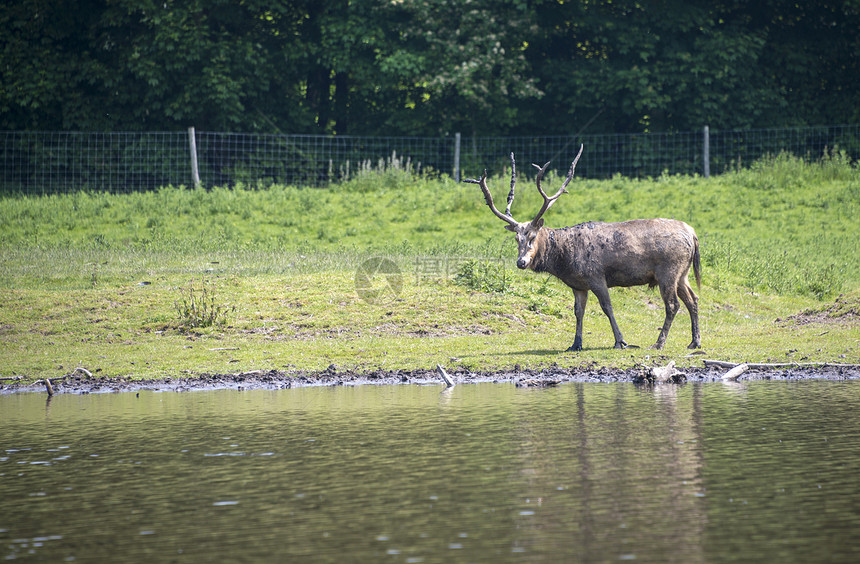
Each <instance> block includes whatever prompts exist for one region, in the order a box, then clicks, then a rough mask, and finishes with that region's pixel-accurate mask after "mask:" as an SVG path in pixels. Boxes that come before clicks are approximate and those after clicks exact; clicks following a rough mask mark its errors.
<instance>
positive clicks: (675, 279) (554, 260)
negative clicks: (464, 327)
mask: <svg viewBox="0 0 860 564" xmlns="http://www.w3.org/2000/svg"><path fill="white" fill-rule="evenodd" d="M581 154H582V149H580V152H579V155H581ZM579 155H577V157H576V160H574V162H573V164H572V165H571V168H570V172H569V173H568V177H567V179H566V180H565V182H564V184H563V185H562V187H561V188H560V189H559V191H558V192H557V193H556V194H555V196H553V197H551V198H550V197H547V195H546V194H545V193H544V191H543V190H542V189H541V187H540V182H541V178H542V177H543V174H544V172H545V171H546V169H547V167H548V165H549V163H547V164H546V165H544V166H543V167H538V168H539V169H540V172H539V173H538V177H537V187H538V191H539V192H540V193H541V195H542V196H543V197H544V205H543V207H542V208H541V210H540V211H539V212H538V214H537V216H535V218H534V219H532V220H531V221H529V222H527V223H519V222H517V221H515V220H514V219H513V217H511V215H510V205H511V202H512V201H513V195H514V184H515V174H516V172H515V171H516V168H514V169H513V171H514V172H513V175H514V176H512V179H511V192H510V194H509V196H508V209H507V210H506V212H505V214H502V213H501V212H499V211H498V210H497V209H496V207H495V205H494V204H493V200H492V196H491V195H490V192H489V189H488V188H487V185H486V172H485V173H484V176H483V177H482V178H481V180H467V182H473V183H475V184H479V185H480V186H481V190H482V191H483V192H484V197H485V198H486V200H487V205H488V206H490V209H491V210H492V211H493V213H495V214H496V215H497V216H498V217H499V218H501V219H503V220H505V221H506V222H507V223H508V225H507V226H506V228H507V229H508V230H510V231H513V232H514V233H516V239H517V245H518V247H519V256H518V258H517V266H518V267H519V268H522V269H532V270H534V271H536V272H548V273H550V274H552V275H553V276H556V277H557V278H559V279H560V280H561V281H562V282H564V283H565V284H567V285H568V286H569V287H570V288H571V289H572V290H573V294H574V300H575V301H574V313H575V315H576V336H575V338H574V341H573V345H571V347H570V348H569V349H568V350H574V351H578V350H582V322H583V317H584V315H585V304H586V301H587V299H588V292H589V291H591V292H592V293H594V295H595V296H596V297H597V300H598V302H599V303H600V307H601V309H603V312H604V313H605V314H606V316H607V317H608V318H609V323H610V325H611V326H612V333H613V335H614V337H615V347H616V348H625V347H626V346H627V343H626V342H625V341H624V337H623V336H622V334H621V331H620V329H619V328H618V324H617V323H616V322H615V315H614V314H613V312H612V302H611V300H610V299H609V288H612V287H617V286H640V285H644V284H648V285H649V286H652V287H653V286H657V287H659V288H660V295H661V297H662V298H663V303H664V304H665V306H666V318H665V320H664V322H663V328H662V329H661V331H660V335H659V337H658V338H657V342H656V343H655V344H654V348H658V349H659V348H662V347H663V345H664V344H665V342H666V337H667V335H668V334H669V329H670V327H671V326H672V321H673V320H674V318H675V314H676V313H677V311H678V309H679V308H680V303H679V299H680V301H683V302H684V305H685V306H686V307H687V310H688V311H689V312H690V322H691V326H692V327H691V328H692V334H693V340H692V342H691V343H690V345H689V348H699V347H701V336H700V334H699V309H698V296H696V293H695V292H693V289H692V288H691V287H690V284H689V282H688V281H687V275H688V273H689V271H690V267H691V266H692V268H693V271H694V273H695V277H696V282H697V284H698V283H700V272H699V271H700V260H699V240H698V238H697V237H696V232H695V231H694V230H693V228H692V227H690V226H689V225H687V224H686V223H684V222H683V221H678V220H674V219H635V220H632V221H623V222H620V223H597V222H587V223H581V224H579V225H574V226H572V227H565V228H562V229H549V228H547V227H544V226H543V219H542V216H543V214H544V212H546V210H547V209H549V207H550V206H552V204H553V203H554V202H555V200H556V199H558V198H559V197H560V196H561V195H562V194H564V193H566V192H567V191H566V187H567V185H568V183H569V182H570V180H571V179H572V178H573V172H574V169H575V167H576V162H577V161H578V160H579ZM511 161H512V162H513V155H511ZM535 166H537V165H535Z"/></svg>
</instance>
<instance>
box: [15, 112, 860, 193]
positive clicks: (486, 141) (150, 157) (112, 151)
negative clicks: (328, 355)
mask: <svg viewBox="0 0 860 564" xmlns="http://www.w3.org/2000/svg"><path fill="white" fill-rule="evenodd" d="M192 140H193V141H195V142H194V143H192V142H191V141H192ZM580 144H584V145H585V147H586V150H585V152H584V153H583V156H582V159H581V160H580V162H579V164H578V165H577V176H579V177H583V178H606V177H610V176H613V175H623V176H628V177H649V176H659V175H661V174H667V173H668V174H707V173H708V171H710V172H713V173H716V174H719V173H721V172H725V171H727V170H731V169H734V168H738V167H742V166H746V165H748V164H750V163H752V162H754V161H756V160H758V159H760V158H762V157H763V156H765V155H775V154H778V153H781V152H787V153H792V154H795V155H797V156H800V157H803V158H806V159H810V160H814V159H818V158H820V157H821V156H823V155H824V154H825V153H826V152H827V151H832V150H841V151H845V152H846V153H847V154H848V156H849V157H850V158H851V159H852V160H854V161H857V160H858V159H860V125H838V126H823V127H804V128H784V129H754V130H725V131H716V130H712V131H708V129H707V128H704V129H703V130H701V131H686V132H670V133H643V134H629V135H628V134H589V135H578V136H539V137H538V136H536V137H462V138H461V137H460V135H455V136H450V137H433V138H431V137H358V136H346V135H337V136H325V135H268V134H245V133H218V132H195V131H194V130H193V129H191V130H190V131H179V132H139V133H133V132H110V133H96V132H37V131H5V132H0V167H2V172H0V193H6V194H20V193H23V194H52V193H63V192H74V191H78V190H91V191H107V192H130V191H139V190H153V189H157V188H159V187H164V186H192V185H195V184H196V179H197V178H199V182H200V184H202V185H203V186H226V187H235V186H238V185H245V186H251V187H265V186H269V185H272V184H291V185H299V186H316V187H318V186H325V185H327V184H330V183H332V182H340V181H343V180H346V179H349V178H351V177H353V176H355V174H357V173H359V171H362V170H368V169H373V168H377V167H380V166H385V164H384V163H386V162H387V163H391V162H392V161H394V160H399V161H400V162H406V161H408V162H409V164H410V166H411V167H412V168H413V169H414V170H418V171H422V172H425V173H428V174H448V175H451V176H454V177H459V175H461V174H462V175H463V176H479V175H480V173H481V172H482V171H483V170H484V169H485V168H486V169H488V170H489V171H490V173H491V174H493V173H502V172H503V171H504V170H505V169H506V167H508V166H509V165H510V153H511V152H513V153H515V154H516V158H517V162H518V163H519V165H520V167H519V170H520V171H521V172H523V173H526V174H528V173H530V172H531V171H530V170H529V169H530V167H528V166H524V165H527V164H528V163H532V162H534V163H538V164H542V163H544V162H546V161H552V162H553V165H552V168H553V169H554V170H556V171H557V172H559V173H564V172H566V171H567V167H568V166H569V164H570V161H571V159H572V158H573V156H574V155H575V154H576V152H577V151H578V149H579V145H580ZM192 152H193V153H194V155H193V156H195V157H196V158H192ZM195 166H196V167H197V168H196V169H195V168H194V167H195Z"/></svg>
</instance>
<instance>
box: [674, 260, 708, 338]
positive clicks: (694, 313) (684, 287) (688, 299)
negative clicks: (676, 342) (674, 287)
mask: <svg viewBox="0 0 860 564" xmlns="http://www.w3.org/2000/svg"><path fill="white" fill-rule="evenodd" d="M678 297H680V298H681V301H682V302H684V305H685V306H687V311H689V312H690V326H691V329H692V331H693V340H692V341H691V342H690V344H689V345H687V348H688V349H700V348H702V336H701V334H700V333H699V296H697V295H696V292H694V291H693V288H692V287H691V286H690V283H689V282H688V281H687V277H686V276H685V277H684V278H683V279H682V280H681V283H680V284H679V285H678Z"/></svg>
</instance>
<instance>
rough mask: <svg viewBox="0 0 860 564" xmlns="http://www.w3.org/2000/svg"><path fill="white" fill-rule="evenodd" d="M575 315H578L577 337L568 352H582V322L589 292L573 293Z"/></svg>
mask: <svg viewBox="0 0 860 564" xmlns="http://www.w3.org/2000/svg"><path fill="white" fill-rule="evenodd" d="M573 300H574V301H573V313H574V315H576V337H574V338H573V344H572V345H570V348H569V349H567V351H568V352H572V351H581V350H582V320H583V318H584V317H585V303H586V302H587V301H588V290H574V291H573Z"/></svg>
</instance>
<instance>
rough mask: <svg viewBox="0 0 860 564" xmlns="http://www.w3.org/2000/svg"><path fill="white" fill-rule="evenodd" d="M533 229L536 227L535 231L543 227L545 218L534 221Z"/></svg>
mask: <svg viewBox="0 0 860 564" xmlns="http://www.w3.org/2000/svg"><path fill="white" fill-rule="evenodd" d="M532 227H534V228H535V229H540V228H541V227H543V218H540V219H538V220H537V221H533V222H532Z"/></svg>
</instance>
